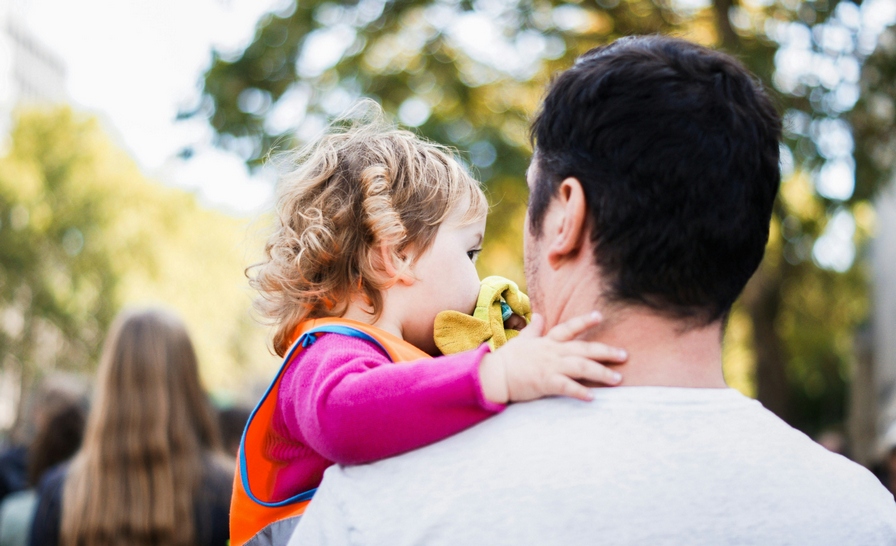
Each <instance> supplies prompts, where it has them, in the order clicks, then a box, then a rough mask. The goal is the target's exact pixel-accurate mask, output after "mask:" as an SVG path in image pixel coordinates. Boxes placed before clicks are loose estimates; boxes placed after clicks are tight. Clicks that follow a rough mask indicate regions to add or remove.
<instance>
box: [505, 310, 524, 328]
mask: <svg viewBox="0 0 896 546" xmlns="http://www.w3.org/2000/svg"><path fill="white" fill-rule="evenodd" d="M526 326H528V325H527V324H526V319H525V318H523V317H521V316H519V315H517V314H516V313H514V314H512V315H510V317H508V318H507V320H505V321H504V329H505V330H517V331H522V330H523V329H524V328H525V327H526Z"/></svg>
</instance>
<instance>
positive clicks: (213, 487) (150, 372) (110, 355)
mask: <svg viewBox="0 0 896 546" xmlns="http://www.w3.org/2000/svg"><path fill="white" fill-rule="evenodd" d="M231 477H232V467H229V465H228V464H227V462H226V458H224V457H223V455H221V452H220V448H219V438H218V428H217V423H216V422H215V417H214V413H213V412H212V409H211V407H210V405H209V404H208V401H207V399H206V396H205V393H204V392H203V390H202V387H201V386H200V381H199V374H198V368H197V363H196V354H195V351H194V349H193V344H192V343H191V341H190V338H189V336H188V334H187V331H186V329H185V327H184V325H183V323H182V322H181V321H180V319H178V318H177V317H176V316H174V315H172V314H170V313H168V312H165V311H159V310H137V311H129V312H124V313H122V314H121V315H120V316H119V317H118V318H117V319H116V320H115V322H114V324H113V325H112V328H111V330H110V332H109V334H108V336H107V338H106V342H105V345H104V348H103V354H102V357H101V361H100V367H99V371H98V378H97V385H96V393H95V399H94V403H93V406H92V408H91V411H90V415H89V417H88V421H87V429H86V431H85V435H84V443H83V445H82V447H81V449H80V451H79V452H78V453H77V455H75V457H74V459H73V460H72V463H71V465H70V466H69V467H68V468H65V469H62V470H61V471H59V472H57V473H56V475H53V476H48V477H47V479H45V480H44V483H43V484H42V487H41V499H40V503H39V505H38V509H37V513H36V516H35V522H34V527H33V529H32V535H31V544H32V545H35V546H38V545H39V546H50V545H57V544H59V545H63V546H104V545H117V544H122V545H123V544H127V545H133V546H141V545H146V546H149V545H162V544H164V545H184V546H185V545H222V546H223V545H224V544H226V543H227V540H228V508H229V504H230V490H231Z"/></svg>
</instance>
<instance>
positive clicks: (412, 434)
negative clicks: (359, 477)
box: [280, 334, 504, 464]
mask: <svg viewBox="0 0 896 546" xmlns="http://www.w3.org/2000/svg"><path fill="white" fill-rule="evenodd" d="M487 352H488V347H487V346H483V347H480V348H479V349H477V350H475V351H467V352H464V353H459V354H456V355H451V356H444V357H438V358H435V359H425V360H419V361H416V362H406V363H399V364H394V363H392V362H391V361H390V360H389V358H388V357H387V356H386V355H385V354H383V353H382V352H381V351H380V349H379V348H377V347H376V346H375V345H374V344H372V343H369V342H367V341H364V340H361V339H357V338H353V337H348V336H340V335H334V334H323V335H321V336H320V337H319V338H318V340H317V341H316V342H315V343H314V345H312V346H311V347H309V348H308V349H306V350H305V352H304V353H303V354H302V355H301V356H300V358H301V360H299V361H298V362H296V363H295V364H294V365H293V366H292V367H291V368H290V370H288V371H287V374H288V375H284V377H283V384H282V385H281V389H280V392H281V396H282V393H290V395H289V397H288V399H282V400H283V402H285V404H284V405H282V406H281V408H282V410H283V412H282V414H283V417H284V421H285V422H284V424H285V425H286V426H287V428H288V429H290V430H291V431H296V430H298V431H299V432H300V433H301V436H302V440H304V442H305V443H307V444H308V445H309V446H310V447H311V448H313V449H314V450H315V451H317V452H318V453H320V454H321V455H323V456H324V457H326V458H327V459H329V460H332V461H335V462H338V463H341V464H357V463H363V462H369V461H373V460H377V459H383V458H386V457H391V456H392V455H396V454H398V453H402V452H404V451H409V450H411V449H415V448H418V447H421V446H424V445H426V444H429V443H432V442H435V441H437V440H441V439H442V438H445V437H447V436H451V435H452V434H455V433H457V432H459V431H461V430H464V429H466V428H468V427H470V426H473V425H475V424H476V423H478V422H480V421H482V420H484V419H486V418H487V417H489V416H491V415H493V414H495V413H497V412H499V411H501V410H502V409H503V408H504V406H503V405H502V404H496V403H493V402H490V401H488V400H486V399H485V398H484V396H483V394H482V392H483V390H482V386H481V385H480V382H479V372H478V370H479V363H480V360H481V359H482V356H483V355H484V354H485V353H487ZM290 372H292V373H290Z"/></svg>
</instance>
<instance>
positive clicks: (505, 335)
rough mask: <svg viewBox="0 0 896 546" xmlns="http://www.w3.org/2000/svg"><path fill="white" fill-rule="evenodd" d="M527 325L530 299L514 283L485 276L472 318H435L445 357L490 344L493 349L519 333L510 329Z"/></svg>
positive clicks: (447, 314) (457, 314) (452, 314)
mask: <svg viewBox="0 0 896 546" xmlns="http://www.w3.org/2000/svg"><path fill="white" fill-rule="evenodd" d="M521 318H522V319H525V323H526V324H528V323H529V320H530V319H531V318H532V309H531V307H530V306H529V297H528V296H526V295H525V294H523V292H522V291H520V288H519V286H517V285H516V283H515V282H513V281H511V280H509V279H505V278H503V277H497V276H493V277H486V278H485V279H482V282H481V284H480V288H479V299H477V300H476V309H475V310H474V311H473V314H472V315H465V314H464V313H460V312H458V311H442V312H441V313H439V314H438V315H436V322H435V327H434V329H433V333H434V335H433V337H434V338H435V342H436V347H438V348H439V350H440V351H442V354H446V355H449V354H454V353H460V352H462V351H469V350H471V349H475V348H477V347H479V346H480V345H482V344H483V343H488V345H489V347H491V349H492V350H495V349H497V348H498V347H500V346H501V345H504V344H505V343H507V340H509V339H512V338H513V337H515V336H517V335H518V334H519V331H517V329H515V328H512V327H510V326H512V325H513V323H514V322H522V320H521Z"/></svg>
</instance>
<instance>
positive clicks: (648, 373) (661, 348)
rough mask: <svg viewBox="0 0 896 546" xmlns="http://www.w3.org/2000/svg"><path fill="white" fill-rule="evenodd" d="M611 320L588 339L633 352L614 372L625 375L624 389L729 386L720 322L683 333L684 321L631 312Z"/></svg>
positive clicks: (634, 310) (647, 312) (625, 312)
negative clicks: (723, 372) (723, 365)
mask: <svg viewBox="0 0 896 546" xmlns="http://www.w3.org/2000/svg"><path fill="white" fill-rule="evenodd" d="M608 319H609V320H608V322H607V323H605V325H604V326H598V327H597V328H596V329H595V330H594V331H593V333H592V334H591V335H589V336H588V338H589V339H591V340H594V341H600V342H602V343H606V344H608V345H612V346H615V347H620V348H623V349H625V350H626V351H627V352H628V355H629V357H628V361H626V363H625V364H622V365H620V366H617V367H614V369H615V370H617V371H618V372H619V373H621V374H622V378H623V379H622V384H621V385H622V386H628V387H634V386H640V387H643V386H662V387H689V388H725V387H727V385H726V384H725V378H724V376H723V374H722V342H721V340H722V330H721V328H722V326H721V323H720V322H716V323H713V324H711V325H709V326H706V327H703V328H692V329H689V330H683V328H682V323H681V322H680V321H677V320H672V319H668V318H664V317H661V316H658V315H656V314H654V313H651V312H649V311H646V310H640V309H631V308H629V309H625V310H620V311H618V312H616V313H612V314H611V315H610V317H608Z"/></svg>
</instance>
